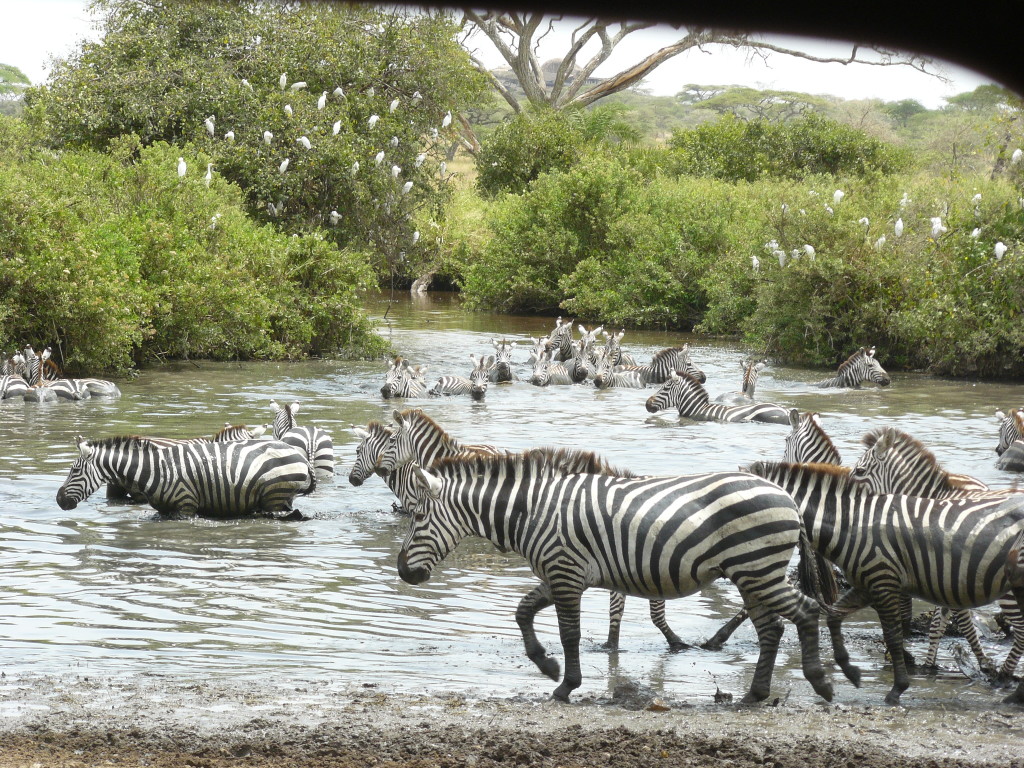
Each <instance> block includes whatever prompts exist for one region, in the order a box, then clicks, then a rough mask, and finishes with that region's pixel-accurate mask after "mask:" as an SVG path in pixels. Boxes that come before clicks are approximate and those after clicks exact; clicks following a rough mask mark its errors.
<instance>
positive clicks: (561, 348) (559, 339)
mask: <svg viewBox="0 0 1024 768" xmlns="http://www.w3.org/2000/svg"><path fill="white" fill-rule="evenodd" d="M572 324H573V321H572V320H566V321H564V322H563V321H562V318H561V317H559V318H558V319H557V320H556V321H555V329H554V330H553V331H551V333H550V334H548V337H547V339H546V344H545V347H544V348H545V349H546V350H547V351H548V352H551V357H552V359H553V360H554V361H555V362H556V363H564V362H565V361H567V360H569V359H571V358H572Z"/></svg>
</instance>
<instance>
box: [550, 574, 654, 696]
mask: <svg viewBox="0 0 1024 768" xmlns="http://www.w3.org/2000/svg"><path fill="white" fill-rule="evenodd" d="M625 610H626V596H625V595H624V594H622V593H621V592H609V593H608V639H607V640H605V642H604V645H602V646H601V647H602V648H607V649H608V650H609V651H616V650H618V648H619V628H620V627H621V626H622V614H623V612H624V611H625ZM652 610H653V608H652ZM556 679H557V678H556Z"/></svg>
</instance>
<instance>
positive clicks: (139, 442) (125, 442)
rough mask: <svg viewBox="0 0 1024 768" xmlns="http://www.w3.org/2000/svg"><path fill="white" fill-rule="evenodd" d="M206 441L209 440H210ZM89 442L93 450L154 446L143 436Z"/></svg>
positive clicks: (118, 437)
mask: <svg viewBox="0 0 1024 768" xmlns="http://www.w3.org/2000/svg"><path fill="white" fill-rule="evenodd" d="M206 439H207V440H209V438H206ZM87 442H88V443H89V445H91V446H92V447H93V448H150V447H152V446H153V443H152V441H151V440H150V439H149V438H148V437H144V436H143V435H114V436H113V437H101V438H99V439H97V440H88V441H87Z"/></svg>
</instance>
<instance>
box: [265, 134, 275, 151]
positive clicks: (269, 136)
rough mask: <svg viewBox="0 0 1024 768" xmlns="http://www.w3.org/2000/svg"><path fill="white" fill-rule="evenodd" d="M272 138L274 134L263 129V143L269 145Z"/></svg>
mask: <svg viewBox="0 0 1024 768" xmlns="http://www.w3.org/2000/svg"><path fill="white" fill-rule="evenodd" d="M273 140H274V134H272V133H271V132H270V131H264V132H263V143H264V144H266V145H267V146H268V147H269V146H270V142H272V141H273Z"/></svg>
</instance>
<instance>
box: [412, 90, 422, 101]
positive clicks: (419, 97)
mask: <svg viewBox="0 0 1024 768" xmlns="http://www.w3.org/2000/svg"><path fill="white" fill-rule="evenodd" d="M422 99H423V94H421V93H420V92H419V91H414V92H413V94H412V100H413V101H422Z"/></svg>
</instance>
